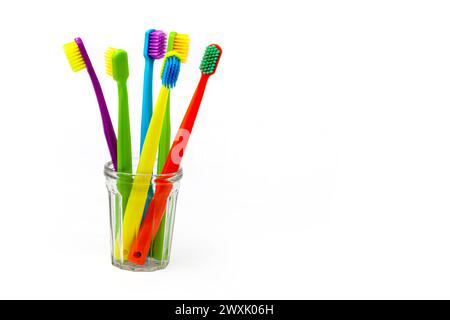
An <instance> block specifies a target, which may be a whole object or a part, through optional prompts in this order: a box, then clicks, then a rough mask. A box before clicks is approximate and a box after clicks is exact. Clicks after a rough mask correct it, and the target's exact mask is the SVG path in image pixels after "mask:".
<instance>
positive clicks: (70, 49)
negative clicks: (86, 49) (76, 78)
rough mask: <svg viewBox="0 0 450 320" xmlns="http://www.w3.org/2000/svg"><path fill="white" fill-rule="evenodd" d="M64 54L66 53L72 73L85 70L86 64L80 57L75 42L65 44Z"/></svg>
mask: <svg viewBox="0 0 450 320" xmlns="http://www.w3.org/2000/svg"><path fill="white" fill-rule="evenodd" d="M64 52H65V53H66V57H67V60H68V61H69V64H70V67H71V68H72V71H74V72H77V71H80V70H83V69H84V68H86V63H85V62H84V59H83V56H82V55H81V52H80V48H79V47H78V44H77V43H76V42H75V41H72V42H69V43H67V44H65V45H64Z"/></svg>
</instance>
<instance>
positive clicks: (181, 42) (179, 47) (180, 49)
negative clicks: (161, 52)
mask: <svg viewBox="0 0 450 320" xmlns="http://www.w3.org/2000/svg"><path fill="white" fill-rule="evenodd" d="M189 41H190V40H189V35H187V34H177V35H176V36H175V38H174V39H173V50H174V51H176V52H177V53H178V55H179V56H180V60H181V62H182V63H185V62H186V60H187V57H188V53H189Z"/></svg>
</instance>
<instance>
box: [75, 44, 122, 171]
mask: <svg viewBox="0 0 450 320" xmlns="http://www.w3.org/2000/svg"><path fill="white" fill-rule="evenodd" d="M75 42H76V43H77V44H78V48H79V49H80V53H81V56H82V57H83V60H84V63H85V64H86V69H87V71H88V74H89V77H90V78H91V81H92V85H93V87H94V91H95V95H96V97H97V101H98V106H99V108H100V115H101V117H102V123H103V132H104V134H105V138H106V143H107V144H108V149H109V153H110V156H111V161H112V163H113V166H114V169H116V170H117V138H116V133H115V132H114V127H113V124H112V121H111V117H110V116H109V112H108V107H107V106H106V101H105V97H104V96H103V91H102V87H101V86H100V82H99V81H98V78H97V75H96V74H95V71H94V67H93V66H92V62H91V60H90V59H89V56H88V54H87V51H86V48H85V46H84V44H83V41H82V40H81V39H80V38H76V39H75Z"/></svg>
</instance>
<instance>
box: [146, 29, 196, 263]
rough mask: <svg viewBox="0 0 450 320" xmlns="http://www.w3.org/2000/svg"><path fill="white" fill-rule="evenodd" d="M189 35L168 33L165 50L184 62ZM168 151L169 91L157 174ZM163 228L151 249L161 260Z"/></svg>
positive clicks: (153, 255)
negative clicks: (176, 55) (172, 52)
mask: <svg viewBox="0 0 450 320" xmlns="http://www.w3.org/2000/svg"><path fill="white" fill-rule="evenodd" d="M189 41H190V40H189V35H187V34H179V33H176V32H171V33H170V34H169V40H168V41H167V50H166V52H170V51H172V50H173V51H175V52H176V53H177V54H179V56H180V61H181V63H185V62H186V60H187V56H188V52H189ZM169 151H170V93H169V97H168V98H167V107H166V113H165V114H164V122H163V127H162V131H161V139H160V140H159V151H158V168H157V169H158V174H160V173H161V172H162V170H163V167H164V163H165V162H166V159H167V155H168V154H169ZM165 223H166V221H165V215H164V218H163V220H162V221H161V225H165ZM164 229H165V228H160V229H159V232H158V234H157V235H156V237H155V240H154V242H153V250H151V255H152V257H153V258H154V259H157V260H162V259H163V257H164V254H163V245H164Z"/></svg>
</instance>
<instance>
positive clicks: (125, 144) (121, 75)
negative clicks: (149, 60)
mask: <svg viewBox="0 0 450 320" xmlns="http://www.w3.org/2000/svg"><path fill="white" fill-rule="evenodd" d="M105 66H106V73H107V74H108V75H109V76H111V77H113V79H114V80H115V81H116V82H117V89H118V94H119V126H118V132H119V134H118V140H117V171H118V172H120V173H128V174H132V173H133V164H132V155H131V133H130V115H129V111H128V90H127V79H128V75H129V70H128V54H127V52H126V51H124V50H120V49H115V48H108V50H106V52H105ZM117 188H118V189H119V192H120V194H121V195H122V213H123V212H124V210H125V208H126V206H127V202H128V196H129V193H130V188H131V179H130V177H129V176H126V175H125V176H119V180H118V182H117Z"/></svg>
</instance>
